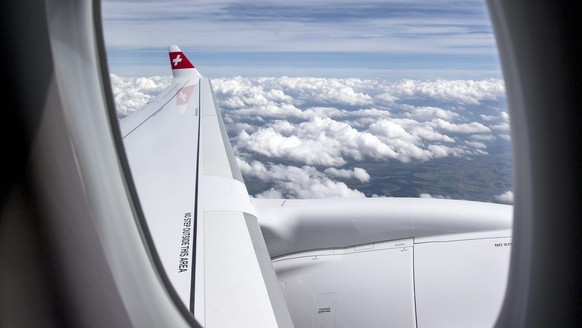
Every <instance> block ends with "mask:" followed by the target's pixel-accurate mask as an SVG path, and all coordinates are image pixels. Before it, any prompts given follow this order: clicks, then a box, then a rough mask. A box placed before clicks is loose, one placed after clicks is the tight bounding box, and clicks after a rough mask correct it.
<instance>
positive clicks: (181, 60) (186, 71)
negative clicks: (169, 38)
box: [168, 45, 201, 77]
mask: <svg viewBox="0 0 582 328" xmlns="http://www.w3.org/2000/svg"><path fill="white" fill-rule="evenodd" d="M168 54H169V56H170V66H171V67H172V74H173V76H174V77H183V76H187V77H201V75H200V73H199V72H198V70H197V69H196V67H195V66H194V65H193V64H192V63H191V62H190V60H188V57H186V55H185V54H184V52H182V50H181V49H180V47H178V46H177V45H169V46H168Z"/></svg>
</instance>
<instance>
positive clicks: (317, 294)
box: [273, 239, 415, 328]
mask: <svg viewBox="0 0 582 328" xmlns="http://www.w3.org/2000/svg"><path fill="white" fill-rule="evenodd" d="M273 263H274V265H275V269H276V271H277V276H278V278H279V280H280V282H281V284H282V287H283V289H284V291H285V298H286V300H287V304H288V305H289V310H290V311H291V315H292V317H293V323H294V324H295V327H322V328H335V327H337V328H340V327H341V328H347V327H414V326H415V313H414V312H415V309H414V286H413V271H412V270H413V265H412V264H413V248H412V239H404V240H398V241H392V242H384V243H374V244H368V245H361V246H356V247H355V246H351V247H347V248H336V249H327V250H317V251H310V252H302V253H299V254H293V255H288V256H285V257H281V258H278V259H275V260H274V261H273Z"/></svg>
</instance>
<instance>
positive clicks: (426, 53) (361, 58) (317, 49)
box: [102, 0, 501, 80]
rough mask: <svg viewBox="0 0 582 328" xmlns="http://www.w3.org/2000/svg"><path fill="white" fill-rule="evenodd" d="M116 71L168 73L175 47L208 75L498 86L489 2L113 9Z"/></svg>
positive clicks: (108, 16)
mask: <svg viewBox="0 0 582 328" xmlns="http://www.w3.org/2000/svg"><path fill="white" fill-rule="evenodd" d="M102 11H103V17H104V28H105V37H106V44H107V50H108V55H109V63H110V70H111V72H112V73H115V74H118V75H124V76H150V75H169V74H171V73H170V70H169V67H168V64H167V54H166V51H167V50H166V47H167V45H169V44H178V45H179V46H180V47H181V48H182V50H183V51H185V52H186V53H187V55H188V56H189V58H190V59H191V61H192V62H194V63H195V65H196V66H197V67H198V68H199V69H200V71H201V72H202V74H204V75H206V76H209V77H212V78H216V77H231V76H247V77H254V76H318V77H379V78H386V79H392V80H399V79H404V78H410V79H438V78H445V79H480V78H489V77H493V78H500V77H501V73H500V68H499V63H498V58H497V49H496V46H495V40H494V38H493V33H492V29H491V25H490V22H489V18H488V15H487V10H486V8H485V4H484V2H483V1H481V0H479V1H474V0H465V1H453V0H438V1H423V0H412V1H368V0H360V1H343V0H338V1H318V0H315V1H303V0H296V1H293V2H291V3H290V2H288V1H254V0H251V1H244V2H237V1H206V0H203V1H181V0H171V1H145V2H136V1H113V0H109V1H108V0H105V1H104V2H103V4H102Z"/></svg>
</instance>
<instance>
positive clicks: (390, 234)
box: [253, 198, 512, 257]
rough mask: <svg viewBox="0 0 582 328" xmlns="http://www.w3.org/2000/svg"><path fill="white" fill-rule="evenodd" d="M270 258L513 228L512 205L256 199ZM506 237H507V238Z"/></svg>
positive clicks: (455, 202)
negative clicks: (313, 250) (367, 244)
mask: <svg viewBox="0 0 582 328" xmlns="http://www.w3.org/2000/svg"><path fill="white" fill-rule="evenodd" d="M253 205H254V206H255V209H256V211H257V216H258V218H259V220H260V223H261V228H262V229H263V235H264V236H265V241H266V242H267V247H268V248H269V252H270V254H271V256H272V257H277V256H281V255H284V254H289V253H294V252H300V251H304V250H310V249H320V248H330V247H345V246H349V245H358V244H366V243H371V242H377V241H386V240H397V239H403V238H410V237H417V238H418V237H429V236H433V237H434V236H441V235H448V234H459V233H472V232H485V231H498V230H504V231H505V230H509V229H511V226H512V220H511V217H512V207H511V206H508V205H500V204H492V203H480V202H470V201H461V200H447V199H421V198H352V199H301V200H292V199H289V200H281V199H279V200H277V199H253ZM504 236H506V235H504Z"/></svg>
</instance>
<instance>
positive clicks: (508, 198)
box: [493, 190, 513, 204]
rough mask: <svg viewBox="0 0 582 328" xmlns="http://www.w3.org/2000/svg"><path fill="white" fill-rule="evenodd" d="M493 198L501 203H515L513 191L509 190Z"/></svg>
mask: <svg viewBox="0 0 582 328" xmlns="http://www.w3.org/2000/svg"><path fill="white" fill-rule="evenodd" d="M493 198H494V199H495V200H496V201H498V202H500V203H506V204H513V191H510V190H508V191H506V192H504V193H502V194H501V195H496V196H493Z"/></svg>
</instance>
